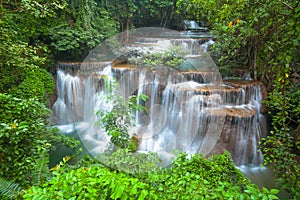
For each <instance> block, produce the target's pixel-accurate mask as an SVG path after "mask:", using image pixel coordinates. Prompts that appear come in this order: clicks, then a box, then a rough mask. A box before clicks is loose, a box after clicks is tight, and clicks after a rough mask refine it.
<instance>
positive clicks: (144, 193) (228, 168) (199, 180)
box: [23, 153, 278, 199]
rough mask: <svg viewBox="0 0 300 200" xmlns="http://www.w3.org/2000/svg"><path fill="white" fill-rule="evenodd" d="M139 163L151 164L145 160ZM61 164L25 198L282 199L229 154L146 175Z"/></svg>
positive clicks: (191, 159) (180, 161) (183, 158)
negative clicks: (249, 176) (242, 169)
mask: <svg viewBox="0 0 300 200" xmlns="http://www.w3.org/2000/svg"><path fill="white" fill-rule="evenodd" d="M119 158H120V157H118V158H117V157H116V159H119ZM146 160H147V159H146ZM115 161H116V162H117V160H115ZM135 162H136V163H135V164H134V166H137V165H138V164H141V165H145V166H146V165H147V164H145V163H144V159H143V158H142V157H141V159H140V160H136V161H135ZM129 164H130V163H129ZM61 166H63V165H61ZM61 166H60V168H59V169H56V170H55V171H54V172H53V173H54V177H53V178H52V180H51V181H50V182H49V183H46V184H44V185H42V186H33V187H32V188H31V189H29V190H27V191H26V194H25V195H24V196H23V197H24V199H33V198H36V199H57V198H59V199H61V198H64V199H278V197H277V196H276V194H277V193H278V190H275V189H271V190H267V189H266V188H263V189H262V190H261V191H260V190H259V189H258V188H257V187H256V186H255V185H254V184H252V183H251V182H250V181H249V180H248V179H247V178H246V177H245V176H244V175H243V174H242V173H241V172H240V171H238V169H236V168H235V167H234V164H233V162H232V160H231V159H230V157H229V153H225V154H222V155H218V156H214V157H211V158H210V159H205V158H204V157H202V156H199V155H194V156H187V155H186V154H181V155H179V157H178V158H177V159H176V160H175V161H174V163H173V167H172V168H168V169H159V168H157V169H156V171H151V172H149V173H148V175H147V176H145V174H143V175H142V176H141V174H139V173H134V174H128V173H125V172H122V171H115V170H114V169H109V168H106V167H104V166H103V165H99V164H90V165H89V166H86V167H75V168H74V169H72V168H68V167H67V168H66V167H61ZM62 168H63V170H61V169H62Z"/></svg>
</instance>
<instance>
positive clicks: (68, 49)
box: [49, 0, 116, 60]
mask: <svg viewBox="0 0 300 200" xmlns="http://www.w3.org/2000/svg"><path fill="white" fill-rule="evenodd" d="M68 6H69V9H68V10H67V14H66V15H67V19H66V20H65V21H63V22H61V23H59V24H58V25H57V26H52V28H50V29H49V36H50V41H51V43H50V46H51V47H52V49H53V52H54V54H55V58H56V59H64V60H67V59H71V60H83V59H84V58H85V57H86V56H87V54H88V52H89V51H90V50H91V49H93V48H95V47H96V46H97V45H98V44H100V43H101V42H102V41H104V40H105V39H106V38H108V37H110V36H112V35H113V34H115V33H116V28H115V23H114V21H113V20H112V19H111V18H109V15H108V13H107V11H106V10H104V9H102V8H101V7H99V6H97V3H96V2H95V1H88V2H87V1H82V0H81V1H74V2H69V5H68Z"/></svg>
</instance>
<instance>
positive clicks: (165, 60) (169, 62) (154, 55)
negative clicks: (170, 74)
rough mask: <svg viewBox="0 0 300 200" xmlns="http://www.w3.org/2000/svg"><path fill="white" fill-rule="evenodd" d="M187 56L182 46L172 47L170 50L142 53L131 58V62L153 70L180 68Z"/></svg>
mask: <svg viewBox="0 0 300 200" xmlns="http://www.w3.org/2000/svg"><path fill="white" fill-rule="evenodd" d="M187 54H188V53H187V51H185V50H184V49H183V48H182V47H181V46H171V47H170V49H168V50H164V51H155V52H145V53H142V54H141V55H138V56H137V57H133V58H130V59H129V62H130V63H133V64H136V65H138V66H147V67H149V68H151V69H155V68H156V67H159V66H167V67H172V68H180V65H181V64H182V63H183V61H184V60H185V56H186V55H187Z"/></svg>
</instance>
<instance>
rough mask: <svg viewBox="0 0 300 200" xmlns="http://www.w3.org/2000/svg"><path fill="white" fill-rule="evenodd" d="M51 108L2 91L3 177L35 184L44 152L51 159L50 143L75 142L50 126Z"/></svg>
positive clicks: (0, 138)
mask: <svg viewBox="0 0 300 200" xmlns="http://www.w3.org/2000/svg"><path fill="white" fill-rule="evenodd" d="M48 116H49V110H48V109H47V108H46V107H45V105H44V104H43V103H40V102H39V101H37V99H34V98H30V99H19V98H16V97H13V96H11V95H6V94H2V93H0V119H1V120H0V161H1V165H0V177H3V178H5V179H7V180H10V181H13V182H16V183H19V184H20V185H21V186H28V185H32V184H33V182H36V181H35V174H34V173H33V172H34V169H36V167H37V166H38V162H39V161H40V159H41V156H42V155H43V156H42V157H44V158H46V159H48V158H47V157H48V154H45V152H48V151H49V150H50V149H51V144H55V143H68V144H69V145H70V146H72V147H75V146H76V142H75V141H72V140H71V139H69V138H66V136H63V135H62V134H60V133H59V132H58V131H55V130H52V129H48V128H47V127H46V126H47V125H48V120H47V119H48Z"/></svg>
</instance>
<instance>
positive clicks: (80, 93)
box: [51, 30, 266, 166]
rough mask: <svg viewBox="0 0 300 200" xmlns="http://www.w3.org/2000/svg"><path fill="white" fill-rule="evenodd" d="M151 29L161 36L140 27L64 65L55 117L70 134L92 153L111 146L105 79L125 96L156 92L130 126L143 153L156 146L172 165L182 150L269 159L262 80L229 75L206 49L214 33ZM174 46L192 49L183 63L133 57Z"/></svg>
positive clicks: (239, 159) (249, 160)
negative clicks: (198, 35)
mask: <svg viewBox="0 0 300 200" xmlns="http://www.w3.org/2000/svg"><path fill="white" fill-rule="evenodd" d="M152 32H155V34H154V35H151V33H150V32H149V31H148V32H147V34H144V35H143V34H142V35H143V36H140V35H141V34H136V33H135V34H136V35H134V36H131V37H129V40H128V41H126V43H122V45H121V46H118V45H115V48H113V49H110V48H108V47H111V46H113V45H112V43H104V44H102V45H100V46H99V47H98V48H96V49H95V50H93V51H92V52H91V53H90V55H89V57H87V59H86V60H85V62H83V63H63V62H60V63H57V80H56V82H57V100H56V102H55V103H54V105H53V108H52V111H53V114H52V117H51V119H52V123H53V124H55V125H59V127H63V128H62V129H66V130H68V131H69V132H71V131H70V129H72V128H71V127H75V128H76V130H77V132H78V134H79V136H80V139H81V141H82V142H83V144H84V145H85V147H86V149H87V150H88V151H89V152H90V153H91V154H92V155H95V156H97V155H98V154H99V153H101V152H103V151H105V150H106V149H107V148H108V146H109V139H110V138H109V136H108V135H107V134H106V133H105V131H103V129H101V128H99V127H98V126H95V123H96V121H97V116H96V111H98V110H100V109H102V110H103V109H104V110H109V109H111V107H112V105H110V104H108V103H107V102H104V101H103V98H101V96H103V95H104V96H105V92H106V91H105V88H104V84H103V82H104V77H105V79H114V80H115V81H116V82H117V83H118V84H119V86H120V89H119V94H120V95H122V96H123V97H124V98H125V99H128V97H129V96H130V95H133V94H135V95H139V94H146V95H147V96H148V97H149V99H148V100H147V102H146V103H145V106H146V107H147V108H148V109H149V112H148V113H145V112H137V113H136V114H135V116H136V117H135V119H136V126H134V127H132V128H131V130H130V134H131V135H133V134H136V135H138V138H139V139H140V144H139V151H141V152H145V151H146V152H148V151H152V152H157V153H158V155H159V156H160V158H161V159H162V160H164V161H165V163H166V165H167V164H169V163H170V158H171V157H172V156H173V154H172V152H173V151H174V150H175V149H176V150H178V151H180V152H187V153H191V154H193V153H201V154H204V155H213V154H218V153H222V152H223V151H224V150H227V151H229V152H230V153H231V155H232V159H233V160H234V162H235V164H236V165H237V166H244V165H255V166H258V165H260V164H262V161H263V158H262V154H261V151H260V150H259V148H258V140H259V139H260V138H261V137H262V136H264V135H265V134H266V128H265V127H266V124H265V120H264V117H263V115H262V113H261V101H262V91H261V84H260V83H259V82H255V81H251V80H241V79H238V80H224V81H223V80H222V76H221V74H220V73H219V71H218V67H217V66H216V65H215V64H214V62H213V61H212V59H211V58H210V56H209V54H208V53H207V51H206V50H205V48H204V47H205V46H206V45H207V43H205V42H207V41H208V40H207V39H202V40H200V39H190V38H182V37H179V38H176V37H175V34H164V36H163V37H162V35H161V34H162V32H159V35H157V34H158V33H157V31H156V30H154V31H152ZM163 33H166V32H165V31H163ZM170 35H172V37H168V36H170ZM121 36H122V37H124V35H121ZM122 37H118V38H117V39H118V40H119V39H120V38H122ZM209 42H210V41H209ZM114 44H115V43H114ZM174 45H175V46H180V47H182V48H183V49H184V50H185V52H187V53H186V54H185V55H184V60H183V62H182V64H181V65H180V67H178V68H173V67H168V66H164V65H158V66H155V67H147V66H145V65H140V63H139V62H136V63H134V62H130V61H128V58H135V55H133V54H135V53H136V52H138V53H139V52H143V53H145V52H147V53H149V52H150V53H155V52H162V51H164V50H168V49H169V48H171V47H172V46H174ZM116 46H117V47H116ZM138 53H137V54H138Z"/></svg>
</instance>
